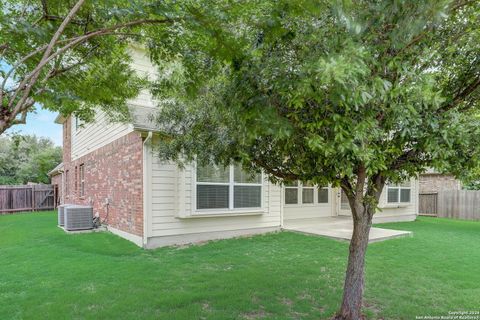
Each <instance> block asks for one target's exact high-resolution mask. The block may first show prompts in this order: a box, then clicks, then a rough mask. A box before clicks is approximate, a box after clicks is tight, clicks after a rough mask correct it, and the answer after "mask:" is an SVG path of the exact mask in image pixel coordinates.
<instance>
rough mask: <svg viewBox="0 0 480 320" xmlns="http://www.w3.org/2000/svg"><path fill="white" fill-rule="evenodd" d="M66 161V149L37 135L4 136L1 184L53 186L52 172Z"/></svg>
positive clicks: (1, 140) (0, 155) (0, 154)
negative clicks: (44, 184)
mask: <svg viewBox="0 0 480 320" xmlns="http://www.w3.org/2000/svg"><path fill="white" fill-rule="evenodd" d="M60 162H62V148H61V147H58V146H55V144H54V143H53V141H52V140H51V139H49V138H43V137H37V136H35V135H13V136H5V137H0V185H12V184H26V183H28V182H35V183H49V182H50V178H49V177H48V172H49V171H50V170H52V169H53V168H54V167H55V166H56V165H58V164H59V163H60Z"/></svg>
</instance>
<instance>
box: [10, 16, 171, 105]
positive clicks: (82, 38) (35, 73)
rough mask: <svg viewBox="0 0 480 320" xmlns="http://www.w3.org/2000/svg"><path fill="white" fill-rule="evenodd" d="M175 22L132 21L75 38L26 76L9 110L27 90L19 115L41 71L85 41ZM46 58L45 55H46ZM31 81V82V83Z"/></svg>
mask: <svg viewBox="0 0 480 320" xmlns="http://www.w3.org/2000/svg"><path fill="white" fill-rule="evenodd" d="M172 21H173V20H172V19H140V20H134V21H130V22H127V23H122V24H118V25H115V26H112V27H107V28H102V29H99V30H95V31H91V32H89V33H87V34H85V35H81V36H78V37H75V38H71V42H70V43H68V44H67V45H65V46H63V47H62V48H60V49H59V50H57V51H56V52H55V53H53V54H51V55H50V56H49V57H47V58H46V59H42V60H41V61H40V63H39V64H38V65H37V67H36V68H35V69H34V70H33V71H32V72H31V73H30V74H28V75H27V76H25V78H24V79H23V80H22V82H21V83H20V84H19V85H18V87H17V89H16V91H15V93H14V94H13V95H12V97H11V98H10V100H9V104H8V108H12V107H13V104H14V101H15V99H16V97H17V96H18V94H19V93H20V92H21V91H23V90H25V91H24V94H23V96H22V99H20V100H19V101H18V102H17V103H16V105H15V108H14V110H13V112H12V114H13V115H15V114H18V113H19V112H20V111H19V110H20V109H21V107H22V103H24V101H25V99H26V97H28V95H29V94H30V91H31V88H32V87H33V85H34V84H35V82H36V80H37V79H38V75H39V72H40V70H41V69H42V68H43V67H44V66H45V65H46V64H48V63H49V62H50V61H51V60H52V59H54V58H55V57H57V56H58V55H60V54H62V53H64V52H65V51H67V50H69V49H70V48H72V47H74V46H76V45H78V44H80V43H83V42H85V41H87V40H88V39H91V38H93V37H97V36H104V35H114V34H115V31H116V30H117V29H121V28H129V27H133V26H137V25H142V24H160V23H168V22H172ZM36 53H39V50H36V52H35V54H36ZM33 55H34V54H33V53H32V54H30V55H29V56H30V57H31V56H33ZM44 56H45V54H44ZM29 80H30V81H29ZM28 81H29V84H28V85H27V82H28Z"/></svg>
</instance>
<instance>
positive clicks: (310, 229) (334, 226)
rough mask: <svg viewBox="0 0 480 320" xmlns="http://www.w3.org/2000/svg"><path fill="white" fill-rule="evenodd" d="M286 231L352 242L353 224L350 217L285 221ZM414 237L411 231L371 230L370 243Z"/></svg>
mask: <svg viewBox="0 0 480 320" xmlns="http://www.w3.org/2000/svg"><path fill="white" fill-rule="evenodd" d="M283 229H284V230H288V231H294V232H301V233H306V234H311V235H317V236H323V237H328V238H333V239H337V240H343V241H350V239H351V238H352V233H353V222H352V219H351V218H350V217H346V216H345V217H344V216H339V217H328V218H316V219H298V220H285V222H284V227H283ZM408 236H412V232H411V231H403V230H392V229H384V228H373V227H372V228H371V229H370V236H369V242H370V243H372V242H378V241H384V240H388V239H393V238H398V237H408Z"/></svg>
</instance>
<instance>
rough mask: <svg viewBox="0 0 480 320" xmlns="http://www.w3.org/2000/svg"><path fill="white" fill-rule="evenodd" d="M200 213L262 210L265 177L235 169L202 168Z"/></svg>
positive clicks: (198, 198) (198, 194) (198, 191)
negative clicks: (210, 210) (226, 210)
mask: <svg viewBox="0 0 480 320" xmlns="http://www.w3.org/2000/svg"><path fill="white" fill-rule="evenodd" d="M196 205H197V209H199V210H204V209H228V210H234V209H242V208H260V207H261V206H262V175H261V174H254V175H251V174H249V173H247V172H245V171H243V170H242V169H241V167H240V166H236V165H232V166H228V167H226V168H223V167H218V166H198V167H197V172H196Z"/></svg>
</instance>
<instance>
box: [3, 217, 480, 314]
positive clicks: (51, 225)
mask: <svg viewBox="0 0 480 320" xmlns="http://www.w3.org/2000/svg"><path fill="white" fill-rule="evenodd" d="M55 223H56V216H55V214H54V213H35V214H17V215H11V216H2V217H0V301H1V303H0V319H38V318H45V319H74V318H79V319H80V318H81V319H259V318H268V319H292V318H298V319H328V318H330V317H331V316H332V315H333V314H334V313H335V311H336V310H337V308H338V306H339V303H340V300H341V294H342V290H341V289H342V285H343V283H342V281H343V277H344V270H345V263H346V257H347V251H348V245H347V244H346V243H342V242H337V241H334V240H330V239H326V238H320V237H312V236H305V235H301V234H295V233H288V232H282V233H276V234H269V235H264V236H255V237H252V238H243V239H231V240H223V241H216V242H210V243H208V244H205V245H201V246H191V247H184V248H163V249H158V250H151V251H145V250H142V249H140V248H138V247H136V246H135V245H133V244H131V243H130V242H128V241H126V240H123V239H121V238H119V237H117V236H114V235H112V234H109V233H91V234H77V235H69V234H65V233H64V232H63V231H62V230H60V229H59V228H57V227H56V226H55ZM384 226H385V227H389V228H392V229H403V230H411V231H413V232H414V237H412V238H401V239H394V240H389V241H386V242H380V243H373V244H371V245H370V246H369V249H368V253H367V276H366V292H365V297H366V299H365V313H366V314H367V316H368V318H369V319H381V318H384V319H415V316H417V315H446V314H447V313H448V311H455V310H470V311H475V310H479V306H480V288H479V284H480V272H479V267H480V223H478V222H466V221H452V220H444V219H435V218H420V219H419V220H418V221H416V222H410V223H395V224H387V225H384Z"/></svg>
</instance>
